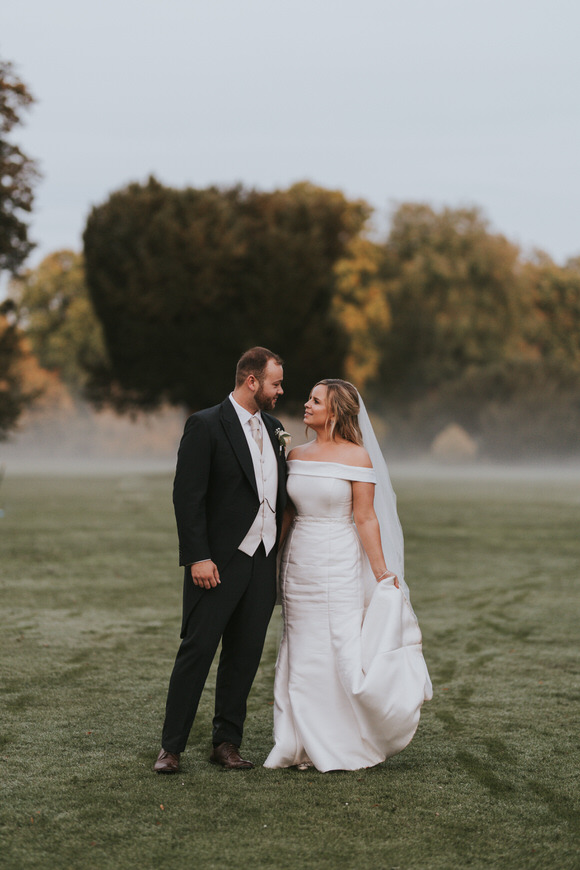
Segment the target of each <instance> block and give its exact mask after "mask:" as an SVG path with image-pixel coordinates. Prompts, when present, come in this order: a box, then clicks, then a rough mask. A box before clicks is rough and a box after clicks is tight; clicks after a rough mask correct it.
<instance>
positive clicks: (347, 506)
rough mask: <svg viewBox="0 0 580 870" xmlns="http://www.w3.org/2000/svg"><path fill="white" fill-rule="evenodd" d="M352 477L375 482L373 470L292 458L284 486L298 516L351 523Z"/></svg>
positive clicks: (337, 463) (300, 517) (366, 481)
mask: <svg viewBox="0 0 580 870" xmlns="http://www.w3.org/2000/svg"><path fill="white" fill-rule="evenodd" d="M353 480H358V481H363V482H365V483H376V477H375V472H374V471H373V469H372V468H365V467H363V466H359V465H343V464H342V463H339V462H314V461H305V460H303V459H291V460H290V461H289V462H288V483H287V487H288V495H289V496H290V498H291V499H292V502H293V504H294V506H295V508H296V512H297V518H298V519H299V520H300V519H311V520H318V521H321V520H326V521H333V520H334V521H338V522H341V521H342V522H350V521H351V517H352V486H351V482H352V481H353Z"/></svg>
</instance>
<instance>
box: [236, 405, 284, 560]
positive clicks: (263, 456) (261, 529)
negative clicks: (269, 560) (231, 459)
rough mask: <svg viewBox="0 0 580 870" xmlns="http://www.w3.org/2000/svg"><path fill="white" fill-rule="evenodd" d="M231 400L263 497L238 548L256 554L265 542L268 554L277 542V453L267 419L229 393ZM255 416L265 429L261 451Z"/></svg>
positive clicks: (260, 496) (251, 554) (260, 495)
mask: <svg viewBox="0 0 580 870" xmlns="http://www.w3.org/2000/svg"><path fill="white" fill-rule="evenodd" d="M230 401H231V403H232V405H233V406H234V408H235V411H236V413H237V415H238V418H239V420H240V423H241V424H242V429H243V432H244V435H245V436H246V441H247V442H248V447H249V448H250V456H251V457H252V464H253V466H254V474H255V476H256V486H257V488H258V496H259V498H260V507H259V508H258V513H257V514H256V517H255V519H254V522H253V523H252V525H251V527H250V530H249V532H248V534H247V535H246V537H245V538H244V540H243V541H242V543H241V544H240V545H239V547H238V549H239V550H241V551H242V553H246V554H247V555H248V556H253V555H254V553H255V552H256V550H257V549H258V547H259V546H260V543H263V544H264V549H265V551H266V553H269V552H270V550H271V549H272V547H273V546H274V544H275V543H276V496H277V494H278V463H277V461H276V454H275V452H274V448H273V446H272V442H271V441H270V436H269V434H268V432H267V430H266V427H265V426H264V421H263V420H262V416H261V414H260V412H259V411H256V413H255V414H254V415H252V414H250V412H249V411H246V409H245V408H242V406H241V405H240V404H238V402H236V400H235V399H234V397H233V395H232V394H231V393H230ZM252 416H254V417H256V418H257V419H258V420H259V422H260V427H261V430H262V451H261V452H260V448H259V447H258V444H257V442H256V440H255V438H254V436H253V435H252V429H251V426H250V417H252Z"/></svg>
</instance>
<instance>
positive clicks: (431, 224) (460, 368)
mask: <svg viewBox="0 0 580 870" xmlns="http://www.w3.org/2000/svg"><path fill="white" fill-rule="evenodd" d="M519 272H520V262H519V250H518V248H517V247H516V246H515V245H513V244H511V243H510V242H508V241H507V240H506V239H505V238H504V237H503V236H501V235H495V234H492V233H491V232H490V231H489V228H488V225H487V222H486V221H485V220H484V219H483V217H482V216H481V214H480V212H479V211H478V210H477V209H459V210H452V209H444V210H443V211H441V212H436V211H434V210H433V209H432V208H431V207H429V206H427V205H421V204H406V205H402V206H401V207H400V208H399V209H398V210H397V212H396V213H395V215H394V218H393V222H392V227H391V231H390V234H389V237H388V240H387V243H386V246H385V250H384V264H383V269H382V276H383V278H384V280H385V281H386V282H387V284H388V300H389V304H390V308H391V316H392V323H391V330H390V333H389V340H388V341H387V342H385V354H384V359H383V365H382V368H381V379H382V381H383V383H385V384H388V386H389V389H390V390H391V391H392V392H393V393H396V394H398V395H399V396H400V397H403V398H405V399H409V398H411V397H415V396H418V395H422V394H424V393H425V392H426V391H428V390H430V389H433V388H434V387H437V386H439V385H441V384H443V383H446V382H449V381H454V380H455V379H456V378H458V377H460V376H462V375H463V374H464V373H465V372H466V370H468V369H470V368H473V367H475V368H478V367H481V366H487V365H489V364H492V363H495V362H497V361H499V360H503V359H505V357H506V356H507V355H509V354H510V353H511V352H512V346H513V350H514V352H515V348H516V345H517V337H518V330H519V323H520V320H521V318H522V316H523V315H522V299H523V297H522V293H521V287H520V284H521V281H520V277H519Z"/></svg>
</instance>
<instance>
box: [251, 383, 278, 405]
mask: <svg viewBox="0 0 580 870" xmlns="http://www.w3.org/2000/svg"><path fill="white" fill-rule="evenodd" d="M277 398H278V396H266V395H265V393H264V388H263V387H262V386H260V388H259V389H258V390H256V393H255V395H254V400H255V402H256V405H257V406H258V408H259V409H260V411H273V410H274V408H275V407H276V400H277Z"/></svg>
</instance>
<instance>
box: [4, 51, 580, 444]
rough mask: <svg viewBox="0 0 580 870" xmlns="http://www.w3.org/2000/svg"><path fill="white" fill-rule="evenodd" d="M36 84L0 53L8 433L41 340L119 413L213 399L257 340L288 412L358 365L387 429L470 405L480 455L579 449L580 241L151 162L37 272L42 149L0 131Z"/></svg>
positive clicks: (51, 360) (423, 429)
mask: <svg viewBox="0 0 580 870" xmlns="http://www.w3.org/2000/svg"><path fill="white" fill-rule="evenodd" d="M31 101H32V97H31V96H30V94H29V92H28V90H27V89H26V88H25V86H24V85H23V84H22V83H21V82H20V81H19V80H18V78H17V77H16V75H15V73H14V70H13V68H12V66H11V65H10V64H0V117H1V118H2V122H1V126H0V137H1V138H0V160H1V161H2V166H1V167H0V169H1V170H2V179H3V180H2V187H1V200H0V269H4V270H7V271H9V272H11V273H12V274H13V275H14V276H15V277H14V278H13V280H12V282H11V284H10V288H9V295H10V298H9V299H8V300H6V301H5V302H4V303H3V306H2V310H1V311H0V436H1V435H2V434H5V433H6V432H7V431H9V429H10V428H11V427H13V426H14V425H15V424H16V421H17V419H18V415H19V413H20V411H21V410H22V407H23V406H24V405H25V404H26V402H27V401H32V400H33V398H34V395H33V391H30V390H28V391H27V388H26V383H25V382H24V380H23V377H22V366H21V364H20V363H21V361H22V359H23V358H24V357H25V356H26V355H27V354H31V353H32V354H34V356H35V357H36V359H37V360H38V362H39V364H40V365H41V366H42V367H44V368H46V369H49V370H51V371H53V372H58V373H59V376H60V377H61V379H62V380H63V382H64V383H66V384H67V386H68V387H69V389H70V390H71V391H72V392H73V393H75V394H76V395H79V396H80V395H83V396H85V397H88V398H89V399H90V401H91V402H92V403H93V404H94V405H96V406H97V407H101V406H104V405H108V406H112V407H114V408H115V409H116V410H117V411H119V412H120V413H123V412H135V411H139V410H154V409H156V408H158V407H160V406H162V405H166V404H170V405H178V406H183V407H184V408H186V409H188V410H195V409H197V408H200V407H203V406H206V405H209V404H212V403H214V402H216V401H218V400H220V399H221V397H222V396H223V395H224V394H225V393H226V392H227V391H229V390H230V389H231V387H232V383H231V381H232V371H233V367H234V365H235V361H236V360H237V358H238V357H239V355H240V354H241V353H242V352H243V350H245V349H246V348H247V347H249V346H251V345H253V344H262V345H266V346H268V347H271V348H272V349H274V350H275V351H276V352H278V353H280V354H281V355H282V356H283V358H284V359H285V361H286V380H285V389H286V403H285V407H286V409H287V410H289V411H292V410H297V409H298V408H299V407H301V404H302V402H303V401H304V399H305V397H306V396H307V394H308V390H309V388H310V387H311V385H312V384H313V383H314V382H315V381H316V380H318V379H319V378H321V377H328V376H342V377H346V378H348V379H350V380H352V381H353V382H354V383H355V384H356V385H357V386H358V387H359V389H361V391H362V392H363V393H364V395H365V397H366V399H367V403H368V404H369V405H370V406H371V408H373V409H374V410H375V411H377V412H379V413H382V414H384V415H385V418H386V420H387V426H388V430H387V434H388V438H389V439H390V441H391V443H392V444H395V445H396V444H398V445H401V446H402V445H408V444H409V443H411V442H413V443H414V444H415V445H416V446H417V447H418V448H419V449H424V448H425V447H427V446H428V445H429V444H430V443H431V441H432V440H433V438H434V436H435V435H436V434H437V433H438V432H440V431H441V430H442V429H443V428H444V427H445V426H446V425H447V424H448V423H451V422H454V423H459V424H460V425H461V426H463V427H464V428H465V429H466V431H467V432H468V433H470V434H471V435H472V436H473V437H474V438H476V439H479V441H480V443H481V445H482V451H483V452H484V453H488V454H489V455H505V456H509V455H511V456H521V455H531V454H534V453H541V452H546V451H548V452H549V451H552V452H557V451H559V452H562V453H564V454H572V455H573V454H577V453H578V446H579V444H578V431H579V423H580V258H578V259H571V260H569V261H568V262H567V263H565V264H564V265H559V264H556V263H555V262H554V261H553V260H552V259H551V258H550V257H548V256H547V255H545V254H543V253H540V252H536V253H534V254H532V255H530V256H524V255H523V254H522V252H521V251H520V249H519V248H518V247H517V246H516V245H514V244H513V243H511V242H510V241H509V240H508V239H506V238H505V237H504V236H503V235H501V234H498V233H496V232H494V231H493V230H492V229H491V228H490V226H489V224H488V222H487V221H486V219H485V217H484V216H483V214H482V213H481V211H480V210H479V209H477V208H463V209H452V208H443V209H439V210H436V209H434V208H432V207H431V206H430V205H428V204H422V203H403V204H401V205H399V206H398V208H397V209H396V210H395V211H394V213H393V215H392V220H391V224H390V228H389V231H388V233H387V234H386V236H385V237H384V238H382V239H380V238H377V237H376V235H374V234H373V232H372V226H371V219H372V208H371V207H370V206H369V204H368V203H366V202H364V201H363V200H352V199H348V198H347V197H345V195H344V194H343V193H342V192H340V191H333V190H327V189H325V188H321V187H317V186H315V185H313V184H310V183H307V182H303V183H300V184H295V185H293V186H291V187H289V188H288V189H285V190H274V191H258V190H254V189H250V188H246V187H244V186H242V185H236V186H233V187H223V188H222V187H208V188H204V189H196V188H191V187H188V188H184V189H176V188H171V187H167V186H165V185H163V184H161V183H160V182H159V181H158V180H156V179H155V178H153V177H152V178H150V179H148V180H147V181H146V182H144V183H132V184H129V185H128V186H126V187H124V188H122V189H121V190H118V191H116V192H114V193H113V194H111V196H109V198H108V199H107V200H106V201H105V202H103V203H101V204H100V205H97V206H95V207H94V208H93V209H92V211H91V213H90V214H89V216H88V219H87V223H86V227H85V231H84V237H83V239H84V250H83V252H82V253H80V252H73V251H57V252H54V253H53V254H51V255H49V256H48V257H46V258H45V259H44V260H43V261H42V262H41V263H40V265H39V266H37V267H36V268H34V269H29V270H27V271H23V270H22V266H23V263H24V261H25V259H26V257H27V256H28V254H29V251H30V249H31V242H30V241H29V239H28V234H27V229H28V228H27V225H26V214H27V212H29V211H30V208H31V204H32V188H33V184H34V182H35V180H36V178H37V177H38V170H37V167H36V165H35V163H34V162H33V161H31V160H29V158H27V157H26V156H25V155H23V154H22V153H21V152H20V150H19V149H18V148H17V147H16V146H15V145H14V144H13V143H11V142H9V136H8V134H9V133H10V131H11V130H12V128H13V127H14V126H15V125H16V124H18V123H20V122H21V115H22V111H23V110H24V109H26V108H27V107H28V106H29V104H30V102H31Z"/></svg>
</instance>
